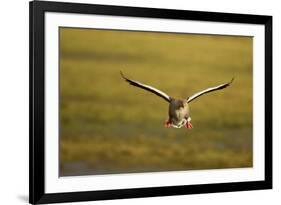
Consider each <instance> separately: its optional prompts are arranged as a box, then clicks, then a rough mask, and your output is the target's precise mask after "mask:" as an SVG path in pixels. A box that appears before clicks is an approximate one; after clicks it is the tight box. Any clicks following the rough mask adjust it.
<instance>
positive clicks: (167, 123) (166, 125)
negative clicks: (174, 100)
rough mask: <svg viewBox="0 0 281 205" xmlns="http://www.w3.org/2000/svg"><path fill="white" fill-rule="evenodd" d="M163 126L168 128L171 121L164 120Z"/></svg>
mask: <svg viewBox="0 0 281 205" xmlns="http://www.w3.org/2000/svg"><path fill="white" fill-rule="evenodd" d="M165 127H166V128H170V127H171V122H170V120H166V121H165Z"/></svg>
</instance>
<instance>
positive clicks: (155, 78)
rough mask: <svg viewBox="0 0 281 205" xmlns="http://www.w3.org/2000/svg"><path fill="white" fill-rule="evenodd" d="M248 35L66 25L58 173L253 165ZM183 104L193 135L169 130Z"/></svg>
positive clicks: (62, 36) (62, 50) (63, 31)
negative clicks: (172, 114) (184, 101)
mask: <svg viewBox="0 0 281 205" xmlns="http://www.w3.org/2000/svg"><path fill="white" fill-rule="evenodd" d="M252 52H253V51H252V37H238V36H219V35H193V34H173V33H157V32H132V31H113V30H95V29H82V28H81V29H80V28H60V170H59V171H60V176H72V175H92V174H114V173H133V172H153V171H177V170H194V169H195V170H198V169H218V168H239V167H251V166H252V54H253V53H252ZM120 70H122V71H123V73H124V74H125V75H126V76H127V77H128V78H130V79H133V80H137V81H140V82H142V83H145V84H148V85H151V86H154V87H156V88H158V89H160V90H162V91H164V92H166V93H167V94H169V95H170V96H172V97H175V98H184V97H188V96H190V95H192V94H194V93H195V92H198V91H200V90H202V89H205V88H207V87H210V86H215V85H218V84H220V83H224V82H228V81H229V80H230V79H231V78H232V77H235V80H234V82H233V84H232V85H231V86H230V87H228V88H226V89H224V90H221V91H217V92H213V93H210V94H206V95H204V96H202V97H200V98H198V99H196V100H194V101H193V102H191V103H190V108H191V118H192V124H193V129H185V128H181V129H173V128H170V129H169V128H165V127H164V121H165V120H166V119H167V118H168V113H167V112H168V103H167V102H166V101H164V100H163V99H162V98H159V97H157V96H156V95H154V94H152V93H149V92H147V91H144V90H141V89H139V88H136V87H133V86H131V85H129V84H128V83H126V82H125V81H124V80H123V79H122V78H121V77H120V73H119V72H120Z"/></svg>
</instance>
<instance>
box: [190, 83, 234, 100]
mask: <svg viewBox="0 0 281 205" xmlns="http://www.w3.org/2000/svg"><path fill="white" fill-rule="evenodd" d="M233 80H234V78H232V79H231V81H230V82H228V83H224V84H221V85H218V86H215V87H211V88H207V89H205V90H202V91H201V92H198V93H195V94H194V95H192V96H190V97H188V98H187V102H188V103H189V102H191V101H193V100H194V99H196V98H198V97H199V96H201V95H204V94H206V93H210V92H213V91H216V90H221V89H224V88H226V87H228V86H229V85H230V84H231V83H232V82H233Z"/></svg>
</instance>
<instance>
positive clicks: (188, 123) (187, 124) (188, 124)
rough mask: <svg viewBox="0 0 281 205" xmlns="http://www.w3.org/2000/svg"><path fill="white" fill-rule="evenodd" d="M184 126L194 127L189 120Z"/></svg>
mask: <svg viewBox="0 0 281 205" xmlns="http://www.w3.org/2000/svg"><path fill="white" fill-rule="evenodd" d="M184 127H185V128H187V129H191V128H193V126H192V124H191V123H190V122H187V123H186V124H185V126H184Z"/></svg>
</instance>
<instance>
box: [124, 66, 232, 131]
mask: <svg viewBox="0 0 281 205" xmlns="http://www.w3.org/2000/svg"><path fill="white" fill-rule="evenodd" d="M120 74H121V76H122V78H124V80H125V81H127V82H128V83H130V85H133V86H136V87H139V88H142V89H144V90H147V91H149V92H152V93H154V94H155V95H158V96H159V97H161V98H163V99H164V100H166V101H167V102H168V103H169V112H168V114H169V118H168V120H166V121H165V127H175V128H181V127H182V126H184V127H185V128H192V127H193V126H192V124H191V118H190V115H189V105H188V103H190V102H191V101H193V100H195V99H196V98H198V97H199V96H201V95H204V94H206V93H209V92H213V91H216V90H220V89H224V88H226V87H228V86H229V85H230V84H231V83H232V82H233V80H234V78H232V79H231V81H230V82H228V83H223V84H220V85H218V86H215V87H210V88H207V89H205V90H202V91H200V92H198V93H195V94H194V95H192V96H190V97H187V98H185V99H175V98H172V97H170V96H169V95H167V94H166V93H164V92H162V91H161V90H158V89H156V88H154V87H151V86H149V85H145V84H143V83H140V82H138V81H134V80H130V79H128V78H127V77H125V76H124V75H123V73H122V72H121V71H120Z"/></svg>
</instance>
